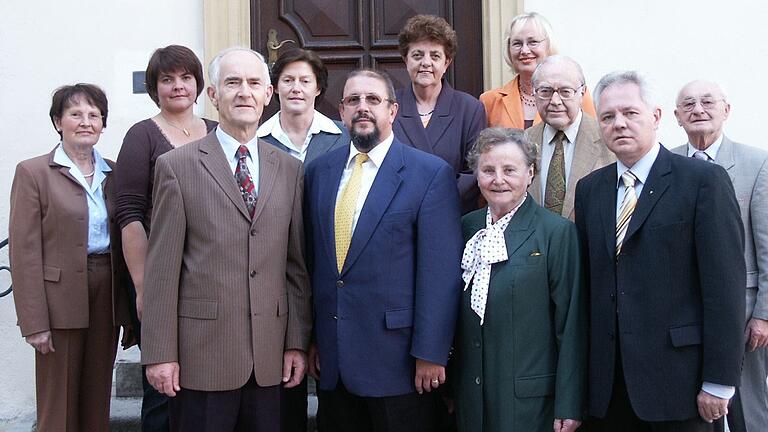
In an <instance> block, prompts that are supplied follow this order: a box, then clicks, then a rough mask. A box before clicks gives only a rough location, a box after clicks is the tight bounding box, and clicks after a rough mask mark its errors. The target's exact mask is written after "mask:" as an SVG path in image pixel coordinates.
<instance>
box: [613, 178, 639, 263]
mask: <svg viewBox="0 0 768 432" xmlns="http://www.w3.org/2000/svg"><path fill="white" fill-rule="evenodd" d="M621 180H622V181H623V182H624V198H623V199H622V200H621V209H620V210H619V217H618V218H617V219H616V256H619V254H620V253H621V246H622V244H623V243H624V236H625V235H626V234H627V227H628V226H629V220H630V219H632V213H633V212H634V211H635V206H636V205H637V195H635V182H636V181H637V177H635V175H634V174H632V171H629V170H627V171H625V172H624V174H622V175H621Z"/></svg>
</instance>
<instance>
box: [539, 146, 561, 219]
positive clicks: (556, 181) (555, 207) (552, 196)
mask: <svg viewBox="0 0 768 432" xmlns="http://www.w3.org/2000/svg"><path fill="white" fill-rule="evenodd" d="M564 139H565V133H563V131H557V134H555V137H554V138H553V139H552V142H554V143H555V152H554V153H553V154H552V159H551V160H550V161H549V170H548V171H547V185H546V190H545V191H544V207H545V208H546V209H547V210H550V211H552V212H554V213H557V214H560V213H562V212H563V201H564V200H565V151H564V150H563V140H564Z"/></svg>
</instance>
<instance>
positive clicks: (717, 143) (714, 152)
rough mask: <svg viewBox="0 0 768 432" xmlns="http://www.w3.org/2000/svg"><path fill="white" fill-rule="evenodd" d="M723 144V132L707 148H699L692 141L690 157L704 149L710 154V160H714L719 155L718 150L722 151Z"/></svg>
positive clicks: (689, 145) (689, 151)
mask: <svg viewBox="0 0 768 432" xmlns="http://www.w3.org/2000/svg"><path fill="white" fill-rule="evenodd" d="M722 144H723V134H720V136H719V137H718V138H717V139H716V140H715V142H713V143H712V145H711V146H709V147H707V148H706V150H699V149H697V148H696V147H694V146H693V145H691V143H688V157H692V156H693V154H694V153H696V152H697V151H703V152H704V153H706V154H707V156H709V160H710V161H714V160H715V158H716V157H717V152H718V151H720V146H721V145H722Z"/></svg>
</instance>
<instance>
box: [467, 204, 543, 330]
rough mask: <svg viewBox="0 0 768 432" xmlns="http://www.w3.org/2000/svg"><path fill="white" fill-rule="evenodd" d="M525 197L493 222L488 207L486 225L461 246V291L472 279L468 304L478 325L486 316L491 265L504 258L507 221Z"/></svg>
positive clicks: (505, 258)
mask: <svg viewBox="0 0 768 432" xmlns="http://www.w3.org/2000/svg"><path fill="white" fill-rule="evenodd" d="M527 197H528V194H526V195H525V196H524V197H523V199H522V201H520V204H518V205H517V207H515V208H514V209H512V211H511V212H509V213H507V214H506V215H504V217H502V218H500V219H499V220H498V221H496V223H493V222H492V218H491V209H490V208H489V209H488V210H487V212H486V215H485V228H483V229H481V230H480V231H478V232H476V233H475V235H473V236H472V238H471V239H469V241H468V242H467V244H466V245H465V246H464V256H462V258H461V268H462V270H464V273H463V274H462V276H461V278H462V279H464V291H466V290H467V288H469V285H470V283H471V282H472V279H473V278H474V283H472V296H471V298H470V306H471V307H472V310H473V311H475V313H476V314H477V316H479V317H480V325H483V319H484V318H485V303H486V301H487V300H488V285H489V284H490V282H491V265H492V264H495V263H498V262H502V261H506V260H507V258H508V257H507V243H506V241H505V240H504V231H505V230H506V229H507V225H509V221H510V220H512V217H513V216H514V215H515V213H516V212H517V210H518V209H519V208H520V206H521V205H523V203H524V202H525V199H526V198H527Z"/></svg>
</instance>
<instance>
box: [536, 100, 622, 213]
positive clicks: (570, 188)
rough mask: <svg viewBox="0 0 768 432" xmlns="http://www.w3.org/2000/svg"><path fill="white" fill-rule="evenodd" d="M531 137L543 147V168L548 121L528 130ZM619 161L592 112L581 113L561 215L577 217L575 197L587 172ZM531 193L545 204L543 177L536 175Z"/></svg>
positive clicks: (539, 160)
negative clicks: (610, 148) (602, 134)
mask: <svg viewBox="0 0 768 432" xmlns="http://www.w3.org/2000/svg"><path fill="white" fill-rule="evenodd" d="M525 134H526V135H527V136H528V139H530V140H531V142H533V143H534V144H536V145H537V146H538V148H539V154H538V157H537V160H536V163H537V164H538V166H539V167H541V147H542V146H543V143H542V140H543V139H544V123H539V124H537V125H535V126H532V127H530V128H529V129H528V130H526V131H525ZM615 161H616V156H615V155H614V154H613V153H611V152H610V150H608V147H606V146H605V144H603V141H602V140H601V139H600V131H599V129H598V125H597V121H595V120H594V119H593V118H592V117H590V116H588V115H582V116H581V124H580V125H579V132H578V133H577V134H576V142H575V143H574V148H573V160H572V161H571V171H570V174H569V176H568V180H567V181H566V185H565V201H564V202H563V212H562V213H561V216H563V217H565V218H568V219H570V220H574V216H575V214H574V211H573V200H574V197H575V196H576V183H578V182H579V180H581V179H582V177H584V176H585V175H587V174H589V173H591V172H592V171H594V170H596V169H598V168H602V167H604V166H606V165H608V164H611V163H613V162H615ZM528 193H529V194H531V196H532V197H533V199H535V200H536V202H537V203H541V204H542V206H543V203H544V197H543V196H542V195H541V179H540V178H534V179H533V182H532V183H531V186H529V187H528Z"/></svg>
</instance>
